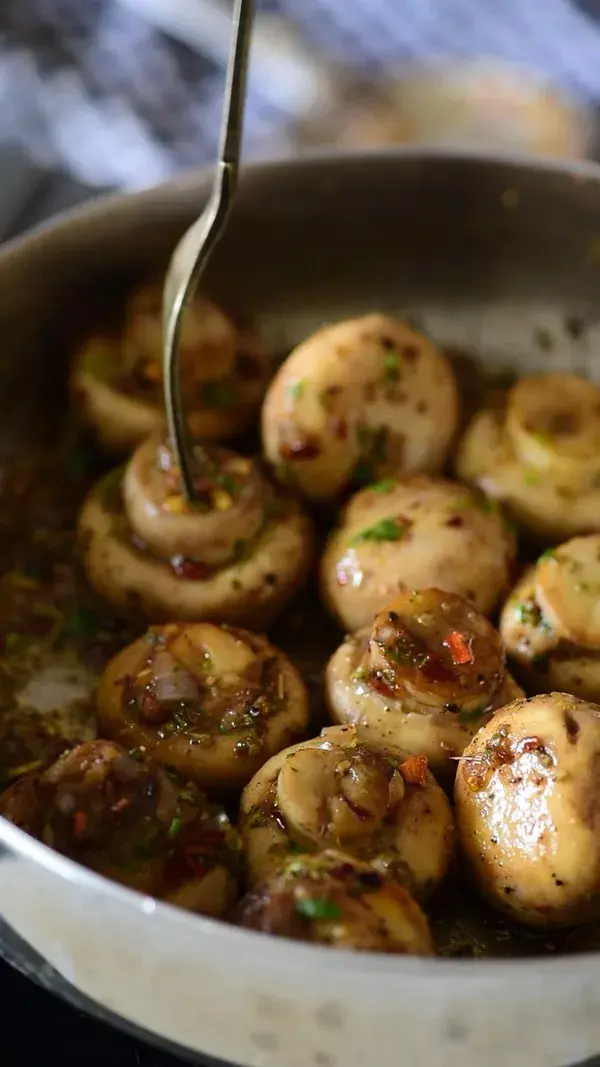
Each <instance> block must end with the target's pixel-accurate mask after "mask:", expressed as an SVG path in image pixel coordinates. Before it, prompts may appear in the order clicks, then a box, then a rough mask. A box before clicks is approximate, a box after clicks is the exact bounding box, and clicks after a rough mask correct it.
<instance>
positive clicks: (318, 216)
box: [0, 152, 600, 1067]
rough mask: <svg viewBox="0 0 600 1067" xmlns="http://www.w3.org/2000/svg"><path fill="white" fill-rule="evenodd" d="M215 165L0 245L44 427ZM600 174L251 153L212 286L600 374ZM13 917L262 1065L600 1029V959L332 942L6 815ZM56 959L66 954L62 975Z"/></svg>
mask: <svg viewBox="0 0 600 1067" xmlns="http://www.w3.org/2000/svg"><path fill="white" fill-rule="evenodd" d="M206 188H207V178H206V176H200V177H192V178H189V179H185V180H183V181H181V182H179V183H177V184H175V185H171V186H167V187H165V188H163V189H159V190H154V191H151V192H149V193H145V194H143V195H141V196H138V197H134V198H125V199H117V200H109V201H101V202H99V203H98V204H96V205H95V206H92V207H91V208H85V209H84V210H83V211H78V212H76V213H74V214H73V215H71V216H69V217H67V218H65V219H64V220H59V221H58V223H56V224H53V225H52V226H50V227H46V228H44V229H43V230H41V231H39V232H37V233H35V234H33V235H32V236H31V237H29V238H27V239H26V240H24V241H20V242H18V243H16V244H14V245H12V246H9V247H8V248H7V249H6V250H5V251H4V252H3V254H2V255H0V336H1V337H2V359H1V360H0V405H1V406H2V411H3V426H4V427H5V430H6V432H10V433H12V434H14V433H15V432H20V433H23V432H27V433H29V432H32V431H33V429H34V428H35V427H36V426H37V425H38V423H39V420H40V418H43V419H46V418H47V417H48V416H50V417H52V415H53V413H54V412H56V411H57V410H58V406H59V404H60V403H61V402H63V401H64V398H65V392H66V389H65V383H66V374H65V369H66V362H67V358H68V354H69V351H70V346H71V341H72V339H73V337H74V336H75V334H76V333H77V330H78V328H79V327H80V324H81V315H82V312H83V313H84V314H89V313H90V309H92V308H93V306H94V302H95V300H96V296H97V295H98V294H99V293H102V294H103V295H105V294H106V293H111V292H113V293H114V295H115V299H118V298H119V294H121V296H122V294H123V291H124V287H125V286H127V284H128V283H129V282H130V281H131V280H132V279H134V278H135V277H136V276H137V275H139V274H140V273H141V272H142V271H146V270H147V268H148V265H149V263H151V262H152V261H155V260H156V261H157V262H160V261H161V260H164V259H165V258H166V256H167V255H168V252H169V250H170V249H171V248H172V247H173V245H174V243H175V241H176V240H177V238H178V236H179V235H180V233H181V232H182V230H183V229H184V227H185V225H186V224H187V223H188V222H189V221H191V218H192V216H193V215H194V213H195V212H196V211H197V210H198V208H199V207H200V205H201V203H202V198H203V196H204V194H205V191H206ZM599 274H600V171H598V170H597V169H596V168H595V167H591V166H587V165H586V166H577V167H573V168H569V167H567V166H564V165H562V164H561V165H557V166H553V165H552V164H538V163H531V162H527V161H523V162H511V161H502V160H500V159H498V158H496V159H494V158H487V159H484V158H481V159H477V158H473V157H471V156H464V155H463V156H456V155H452V156H450V155H446V154H443V153H439V152H432V153H427V152H398V153H392V154H384V155H373V156H360V157H325V156H324V157H321V158H318V159H315V160H308V161H305V162H300V163H295V164H285V165H278V164H269V165H263V166H256V167H253V168H250V169H249V170H248V171H247V173H246V175H245V177H244V180H243V182H242V188H241V193H240V199H239V203H238V205H237V207H236V213H235V218H234V221H233V225H232V228H231V231H230V233H229V234H228V236H227V238H226V240H225V241H224V243H223V245H222V247H221V248H220V249H219V254H218V257H217V259H216V261H215V263H214V269H213V270H212V272H211V279H210V283H211V289H212V290H213V292H214V293H215V295H216V296H218V297H222V298H223V299H224V301H226V300H227V296H228V295H230V296H231V295H234V296H235V302H236V304H237V305H240V304H241V306H242V310H247V311H249V312H252V313H253V314H254V315H256V316H257V317H258V320H259V324H260V325H261V326H262V328H263V330H264V333H265V335H266V338H267V340H268V342H269V343H270V345H271V347H272V348H273V349H274V350H277V351H282V350H285V349H286V348H288V347H289V346H290V345H291V344H292V343H294V342H296V341H297V340H299V339H300V337H302V336H303V335H306V333H307V332H308V331H309V330H310V329H312V328H314V327H316V326H317V325H319V324H321V323H322V322H323V321H327V320H330V321H331V320H335V319H336V318H342V317H343V316H345V315H347V314H349V313H360V312H361V311H367V310H371V309H373V308H378V309H381V310H383V311H391V312H396V313H397V312H401V313H402V312H405V313H407V314H410V315H411V316H413V317H415V318H417V319H418V320H419V321H420V323H421V324H422V325H423V326H424V327H425V329H426V330H427V331H428V332H430V333H431V334H432V335H433V336H434V338H435V339H436V340H438V341H440V342H441V343H443V344H444V345H446V346H455V347H457V348H459V349H461V350H462V351H470V350H473V351H475V352H478V353H481V352H483V353H485V356H486V359H487V360H488V361H489V362H490V363H492V364H495V365H497V366H512V367H515V366H517V367H521V368H526V369H527V370H529V371H530V370H534V369H539V370H541V369H546V370H547V369H554V368H557V367H569V368H572V369H575V370H583V369H585V370H587V371H588V372H589V373H592V374H595V373H596V374H597V373H598V370H597V368H598V367H599V366H600V364H597V363H595V362H594V361H593V353H594V351H595V350H596V348H597V345H598V340H599V338H598V336H597V334H598V314H597V313H598V292H599V291H600V289H599V285H598V281H599ZM0 843H2V844H3V845H4V846H5V847H6V849H7V852H6V853H5V854H3V855H2V856H0V914H1V915H2V916H3V918H4V919H5V921H6V923H8V924H9V925H10V927H12V928H13V930H14V931H15V932H16V934H17V935H18V936H19V937H21V938H22V939H23V940H24V941H25V942H26V943H28V944H29V945H30V946H31V947H32V949H33V950H34V951H35V953H37V954H38V957H39V956H41V957H42V958H43V959H45V960H47V962H48V965H49V967H51V968H53V969H54V971H56V972H58V974H59V975H62V976H63V978H64V979H66V980H67V981H68V982H69V983H70V984H71V986H72V987H74V988H75V989H76V990H78V991H79V992H80V993H81V994H82V995H83V996H84V997H87V998H89V999H91V1000H92V1001H94V1002H95V1003H97V1004H98V1006H99V1008H100V1009H101V1010H102V1011H105V1012H109V1013H115V1014H117V1015H118V1016H120V1017H122V1018H123V1019H124V1020H126V1022H128V1023H129V1024H133V1025H135V1026H138V1027H141V1028H143V1029H144V1030H146V1031H148V1032H149V1033H150V1034H153V1035H155V1036H156V1037H157V1038H159V1039H162V1040H166V1041H168V1042H174V1043H175V1044H176V1045H178V1046H180V1047H183V1048H185V1049H188V1050H190V1052H192V1053H197V1054H202V1053H204V1054H206V1055H207V1056H209V1057H213V1058H215V1059H217V1060H225V1061H229V1062H231V1063H234V1064H239V1065H244V1067H310V1065H315V1067H342V1065H343V1067H365V1064H370V1065H372V1067H392V1065H394V1067H396V1065H397V1064H398V1063H399V1062H400V1063H418V1062H420V1061H423V1062H425V1063H432V1064H440V1065H444V1067H445V1065H448V1067H454V1065H457V1067H458V1065H459V1064H460V1065H461V1067H463V1065H464V1064H465V1063H477V1064H478V1065H479V1067H522V1064H525V1063H526V1064H528V1065H530V1067H559V1065H566V1064H569V1063H571V1064H573V1063H577V1062H580V1061H582V1060H585V1059H586V1058H587V1057H590V1056H592V1055H593V1054H594V1053H597V1052H598V1051H599V1050H600V983H599V982H598V975H599V971H600V961H598V959H597V957H596V956H595V955H592V954H590V955H586V956H571V957H561V958H546V959H526V960H497V961H492V960H487V961H485V960H483V961H477V960H475V961H473V960H461V961H449V960H421V959H410V958H403V957H396V958H394V957H388V958H384V957H373V956H369V955H361V954H354V955H349V954H346V953H343V952H327V951H326V950H323V949H319V948H317V947H313V946H308V945H303V944H297V943H292V942H287V941H285V940H278V939H266V938H261V937H259V936H258V935H255V934H253V933H250V932H247V931H242V930H239V929H236V928H233V927H228V926H226V925H224V924H220V923H218V922H213V921H211V920H208V919H203V918H199V917H196V916H192V915H190V914H188V913H186V912H184V911H181V910H177V909H173V908H170V907H168V906H167V905H162V904H157V903H155V902H154V901H153V900H151V899H148V898H145V897H143V896H140V895H138V894H135V893H133V892H130V891H128V890H126V889H122V888H119V887H118V886H116V885H114V884H112V883H109V882H107V881H105V880H104V879H102V878H100V877H99V876H96V875H94V874H92V873H90V872H88V871H86V870H84V869H82V868H80V867H77V866H76V865H74V864H73V863H71V862H70V861H68V860H66V859H64V858H63V857H61V856H59V855H57V854H55V853H53V852H51V851H49V850H48V849H47V848H45V847H44V846H43V845H41V844H39V843H38V842H36V841H34V840H33V839H31V838H29V837H27V836H25V835H24V834H23V833H22V832H21V831H19V830H18V829H16V828H15V827H14V826H12V825H9V824H8V823H6V822H5V821H4V820H0ZM48 973H50V972H48Z"/></svg>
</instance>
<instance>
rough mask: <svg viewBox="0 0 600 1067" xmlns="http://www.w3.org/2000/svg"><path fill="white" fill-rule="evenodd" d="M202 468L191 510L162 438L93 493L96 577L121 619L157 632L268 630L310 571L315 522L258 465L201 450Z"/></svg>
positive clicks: (90, 570)
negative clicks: (177, 625)
mask: <svg viewBox="0 0 600 1067" xmlns="http://www.w3.org/2000/svg"><path fill="white" fill-rule="evenodd" d="M194 464H195V479H196V488H197V492H198V500H197V501H194V503H193V504H191V505H189V504H188V503H187V501H186V500H185V498H184V497H183V495H182V493H181V484H180V476H179V471H178V470H177V468H175V466H174V463H173V456H172V453H171V450H170V448H168V447H167V446H166V445H165V444H164V443H163V442H162V441H161V440H160V439H159V438H154V437H153V438H150V439H148V441H146V442H145V443H144V444H142V445H140V447H139V449H138V450H137V451H136V452H135V453H134V455H133V456H132V458H131V460H130V462H129V464H128V466H127V468H126V470H125V473H124V474H123V472H122V471H117V472H113V474H111V475H109V476H108V477H107V478H105V479H103V480H102V481H101V482H100V483H99V484H98V485H97V486H96V487H95V488H94V489H93V490H92V491H91V493H90V494H89V496H88V498H87V500H86V501H85V503H84V505H83V509H82V512H81V515H80V520H79V535H80V542H81V547H82V558H83V565H84V568H85V571H86V573H87V576H88V578H89V580H90V582H91V583H92V585H93V586H94V587H95V588H96V590H97V591H98V592H99V593H101V594H102V595H103V596H104V597H105V598H106V599H107V600H109V601H110V602H111V603H112V604H114V605H116V606H117V607H118V608H119V609H121V610H122V611H125V612H126V613H127V612H129V613H133V614H134V615H142V616H143V617H145V618H146V619H149V620H152V621H153V622H156V621H159V620H163V619H164V620H167V619H170V618H179V619H211V620H214V621H217V622H230V623H243V624H249V625H252V626H257V627H259V626H265V625H266V624H267V623H268V622H270V621H271V620H272V619H273V618H274V617H275V615H276V614H277V613H278V612H279V611H280V610H281V609H282V608H283V607H284V605H285V604H286V603H287V602H288V600H289V599H290V597H291V596H292V595H293V593H294V592H296V590H297V589H298V587H299V586H300V585H301V583H302V581H303V579H304V577H305V574H306V572H307V570H308V567H309V564H310V559H311V555H312V526H311V523H310V520H309V519H308V518H307V516H306V515H304V514H303V513H302V512H301V510H300V509H299V507H298V505H297V503H296V502H295V501H294V500H292V499H291V498H290V497H285V498H282V497H276V496H275V493H274V490H273V487H272V486H271V484H270V483H269V482H268V481H267V479H266V478H265V477H264V476H263V475H262V473H261V472H260V471H259V469H258V468H257V466H256V465H255V464H254V463H253V462H252V461H251V460H249V459H245V458H244V457H241V456H237V455H235V454H234V453H232V452H229V451H226V450H224V449H221V448H217V447H216V446H206V447H204V446H199V445H197V446H196V447H195V449H194Z"/></svg>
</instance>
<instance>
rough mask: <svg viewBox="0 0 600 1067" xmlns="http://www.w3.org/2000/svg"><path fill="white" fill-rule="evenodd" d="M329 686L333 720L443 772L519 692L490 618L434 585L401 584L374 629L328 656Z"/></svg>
mask: <svg viewBox="0 0 600 1067" xmlns="http://www.w3.org/2000/svg"><path fill="white" fill-rule="evenodd" d="M326 690H327V700H328V704H329V708H330V711H331V715H332V717H333V719H334V720H335V721H336V722H339V723H352V724H354V725H355V726H356V728H357V732H358V736H359V737H360V739H361V741H362V742H363V743H364V744H366V745H367V746H368V747H369V748H371V749H373V750H374V751H379V752H381V751H383V752H384V753H388V754H389V753H390V752H392V753H395V754H402V753H410V754H411V755H416V756H425V757H426V758H427V761H428V763H429V766H430V767H431V769H432V770H433V771H434V773H435V774H436V775H438V776H440V777H443V778H444V779H445V780H451V779H452V778H453V777H454V774H455V771H456V757H457V756H460V755H461V753H462V752H463V749H464V748H465V746H466V745H467V744H468V743H469V742H470V740H471V739H472V737H473V735H474V734H475V732H476V731H477V730H478V729H479V727H480V726H481V725H482V724H483V723H484V722H486V721H487V720H488V719H489V718H490V717H491V715H492V714H493V712H494V711H495V710H496V709H497V708H500V707H503V706H504V704H507V703H509V702H510V701H511V700H515V699H517V697H520V696H523V693H522V691H521V690H520V689H519V687H518V686H517V685H516V683H515V682H514V681H513V680H512V678H511V677H510V675H509V674H508V672H507V671H506V669H505V662H504V649H503V647H502V643H501V640H500V636H499V634H498V633H497V631H496V630H495V629H494V627H493V626H492V625H491V623H490V622H489V621H488V620H487V619H486V618H485V617H484V616H483V615H480V614H479V613H478V612H477V611H476V610H475V609H474V608H473V606H472V605H471V604H469V603H468V602H467V601H465V600H463V599H462V598H461V597H458V596H456V595H455V594H453V593H443V592H441V591H440V590H438V589H426V590H422V591H421V592H413V593H409V592H404V593H401V594H400V596H398V597H397V598H396V599H395V600H394V601H393V602H392V603H391V604H389V605H388V607H387V608H385V609H384V610H383V611H382V612H381V613H380V614H379V615H378V616H377V618H376V620H375V622H374V624H373V626H372V628H371V629H365V630H362V631H360V632H359V633H357V634H355V635H354V636H352V637H349V638H347V639H346V640H345V641H344V642H343V643H342V644H341V645H340V647H339V648H338V649H337V651H336V652H335V653H334V654H333V656H332V657H331V659H330V661H329V663H328V665H327V671H326Z"/></svg>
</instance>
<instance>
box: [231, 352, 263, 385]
mask: <svg viewBox="0 0 600 1067" xmlns="http://www.w3.org/2000/svg"><path fill="white" fill-rule="evenodd" d="M235 369H236V373H237V374H238V375H239V377H240V378H242V379H243V380H244V381H246V382H252V381H256V380H257V378H260V377H261V375H262V366H261V362H260V360H259V359H257V357H256V356H251V355H249V354H248V353H247V352H240V353H239V355H238V356H236V360H235Z"/></svg>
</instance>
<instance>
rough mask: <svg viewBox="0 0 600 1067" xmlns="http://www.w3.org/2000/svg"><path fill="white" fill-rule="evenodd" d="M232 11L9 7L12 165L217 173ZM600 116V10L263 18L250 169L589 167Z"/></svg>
mask: <svg viewBox="0 0 600 1067" xmlns="http://www.w3.org/2000/svg"><path fill="white" fill-rule="evenodd" d="M231 5H232V0H1V4H0V99H1V100H2V109H1V110H0V147H3V148H4V149H5V150H8V151H9V152H15V151H16V152H18V153H19V157H20V158H24V159H26V160H28V161H30V163H31V164H32V165H33V166H34V167H36V168H38V169H41V170H43V171H44V172H52V173H62V174H66V175H70V176H71V179H72V180H74V181H76V182H77V183H81V184H82V186H83V187H85V188H87V187H94V188H98V187H102V188H105V187H120V188H139V187H142V186H146V185H151V184H153V183H156V182H159V181H161V180H163V179H166V178H168V177H169V176H171V175H172V174H174V173H176V172H178V171H180V170H182V169H185V168H189V167H194V166H196V165H198V164H200V163H203V162H206V161H207V160H210V159H211V158H213V156H214V154H215V151H216V144H217V136H218V128H219V121H220V109H221V100H222V92H223V76H224V65H225V62H226V57H227V49H228V38H229V29H230V18H231ZM599 105H600V0H259V10H258V15H257V21H256V30H255V38H254V46H253V51H252V61H251V71H250V79H249V96H248V107H247V119H246V137H245V154H246V156H247V157H251V156H257V155H260V156H273V155H277V156H282V155H290V154H294V153H297V152H300V151H305V150H307V149H308V148H310V147H311V146H315V145H318V146H323V145H337V146H341V147H352V146H356V147H358V146H364V145H380V144H389V143H394V142H403V143H410V142H413V143H414V142H437V143H444V144H458V145H476V146H483V147H516V148H522V149H526V150H531V151H534V152H539V153H545V154H550V155H567V156H586V155H588V156H593V155H595V154H596V152H597V147H598V140H599V139H598V136H597V133H596V130H597V125H598V123H597V110H598V106H599ZM36 173H37V171H36ZM19 181H21V184H22V179H20V180H19ZM19 181H17V180H14V181H13V185H15V187H17V186H19ZM4 184H5V189H6V188H8V186H9V185H10V182H8V179H7V180H6V181H5V183H4Z"/></svg>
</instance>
